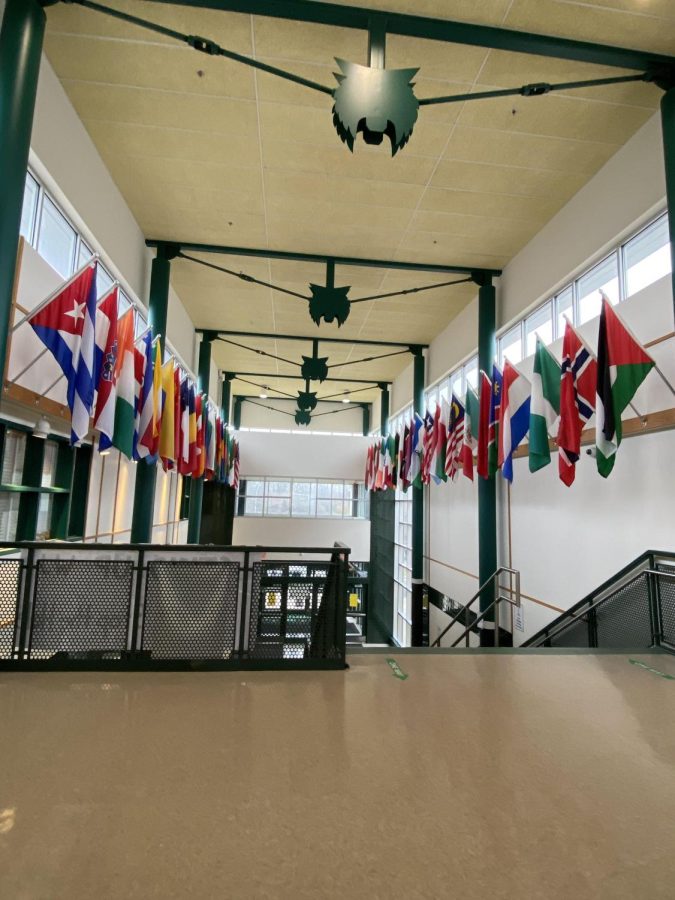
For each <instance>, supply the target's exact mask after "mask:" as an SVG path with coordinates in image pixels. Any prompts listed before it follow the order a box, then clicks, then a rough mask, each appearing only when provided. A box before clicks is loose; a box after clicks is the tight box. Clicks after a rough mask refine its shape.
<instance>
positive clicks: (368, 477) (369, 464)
mask: <svg viewBox="0 0 675 900" xmlns="http://www.w3.org/2000/svg"><path fill="white" fill-rule="evenodd" d="M372 472H373V445H372V444H371V445H370V446H369V447H368V452H367V453H366V473H365V477H364V481H365V483H366V490H367V491H370V490H372V487H371V485H372Z"/></svg>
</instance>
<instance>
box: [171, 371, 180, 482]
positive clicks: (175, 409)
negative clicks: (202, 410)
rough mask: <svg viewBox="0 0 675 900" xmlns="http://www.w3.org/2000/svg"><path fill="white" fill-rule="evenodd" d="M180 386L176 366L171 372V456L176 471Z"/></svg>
mask: <svg viewBox="0 0 675 900" xmlns="http://www.w3.org/2000/svg"><path fill="white" fill-rule="evenodd" d="M180 385H181V371H180V369H179V368H178V366H176V367H175V368H174V370H173V456H174V460H175V468H176V469H178V462H179V460H180V453H181V447H182V434H181V405H180V396H181V395H180ZM171 468H174V466H171Z"/></svg>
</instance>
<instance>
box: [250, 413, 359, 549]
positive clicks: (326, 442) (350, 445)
mask: <svg viewBox="0 0 675 900" xmlns="http://www.w3.org/2000/svg"><path fill="white" fill-rule="evenodd" d="M238 438H239V443H240V452H241V469H240V476H241V477H242V478H253V477H255V476H261V475H266V476H279V477H296V478H317V479H319V478H329V479H330V478H338V479H345V480H353V481H362V480H363V473H364V467H365V458H366V453H367V449H368V444H369V439H368V438H365V437H352V436H349V435H323V434H316V433H312V432H307V433H302V434H275V433H274V432H271V433H259V432H247V431H240V432H238ZM335 541H341V542H342V543H344V544H347V546H349V547H351V549H352V558H353V559H357V560H368V559H369V558H370V522H369V521H367V520H359V519H316V518H308V519H301V518H295V517H294V518H280V519H276V518H270V517H255V516H250V517H247V516H237V517H235V520H234V535H233V543H235V544H267V545H277V546H287V547H300V546H314V547H321V546H323V547H331V546H332V545H333V543H334V542H335Z"/></svg>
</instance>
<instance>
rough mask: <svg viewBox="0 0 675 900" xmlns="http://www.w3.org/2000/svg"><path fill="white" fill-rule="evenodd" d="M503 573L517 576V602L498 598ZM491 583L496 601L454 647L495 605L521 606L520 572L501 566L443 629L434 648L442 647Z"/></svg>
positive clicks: (466, 630) (468, 627) (467, 629)
mask: <svg viewBox="0 0 675 900" xmlns="http://www.w3.org/2000/svg"><path fill="white" fill-rule="evenodd" d="M503 572H509V573H510V574H511V575H515V578H516V599H515V600H510V599H509V598H508V597H501V596H498V588H499V576H500V575H501V574H502V573H503ZM491 583H492V584H493V585H494V591H495V599H494V600H493V601H492V603H491V604H490V605H489V606H488V608H487V609H485V610H483V612H482V613H481V614H480V616H478V618H477V619H476V620H475V621H474V622H473V623H472V624H471V625H469V626H467V628H466V629H465V631H464V632H463V633H462V635H461V636H460V638H458V640H457V641H455V643H454V644H453V645H452V646H453V647H454V646H456V644H457V643H459V641H460V640H462V638H464V637H465V636H466V635H467V634H468V633H469V632H470V631H471V629H472V628H474V627H475V626H476V624H477V623H478V622H482V621H483V619H484V618H485V616H486V615H487V614H488V613H489V612H490V610H491V609H492V608H493V607H494V606H495V604H497V603H499V602H500V601H501V600H507V601H508V602H509V603H511V604H512V605H513V606H517V607H519V606H520V570H519V569H512V568H511V567H510V566H499V568H498V569H495V571H494V572H493V573H492V575H490V577H489V578H488V579H486V581H484V582H483V584H481V586H480V587H479V588H478V590H477V591H476V593H475V594H474V595H473V597H472V598H471V599H470V600H469V602H468V603H466V604H465V605H464V606H462V607H461V609H460V610H459V612H458V613H457V614H456V615H455V616H453V618H452V619H451V620H450V623H449V624H448V625H447V626H446V627H445V628H444V629H443V631H441V633H440V634H439V635H438V637H437V638H436V640H435V641H434V642H433V644H432V645H431V646H432V647H440V645H441V640H442V638H444V637H445V635H446V634H447V633H448V631H450V629H451V628H452V626H453V625H455V624H456V623H457V622H458V621H459V619H460V618H461V617H462V615H464V614H465V613H467V612H468V610H469V609H470V607H472V606H473V604H474V603H475V602H476V600H478V598H479V597H480V596H481V594H482V593H483V591H484V590H485V589H486V588H487V587H489V585H490V584H491Z"/></svg>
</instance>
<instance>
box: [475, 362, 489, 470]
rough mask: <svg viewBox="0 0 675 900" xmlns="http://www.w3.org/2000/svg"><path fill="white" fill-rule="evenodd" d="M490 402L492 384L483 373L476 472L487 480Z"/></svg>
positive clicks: (481, 378) (481, 374) (481, 377)
mask: <svg viewBox="0 0 675 900" xmlns="http://www.w3.org/2000/svg"><path fill="white" fill-rule="evenodd" d="M491 402H492V383H491V382H490V379H489V378H488V377H487V375H486V374H485V372H483V371H482V370H481V373H480V401H479V412H478V459H477V461H476V462H477V464H476V471H477V472H478V474H479V475H480V477H481V478H489V477H490V471H489V467H488V436H489V432H490V403H491Z"/></svg>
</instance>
